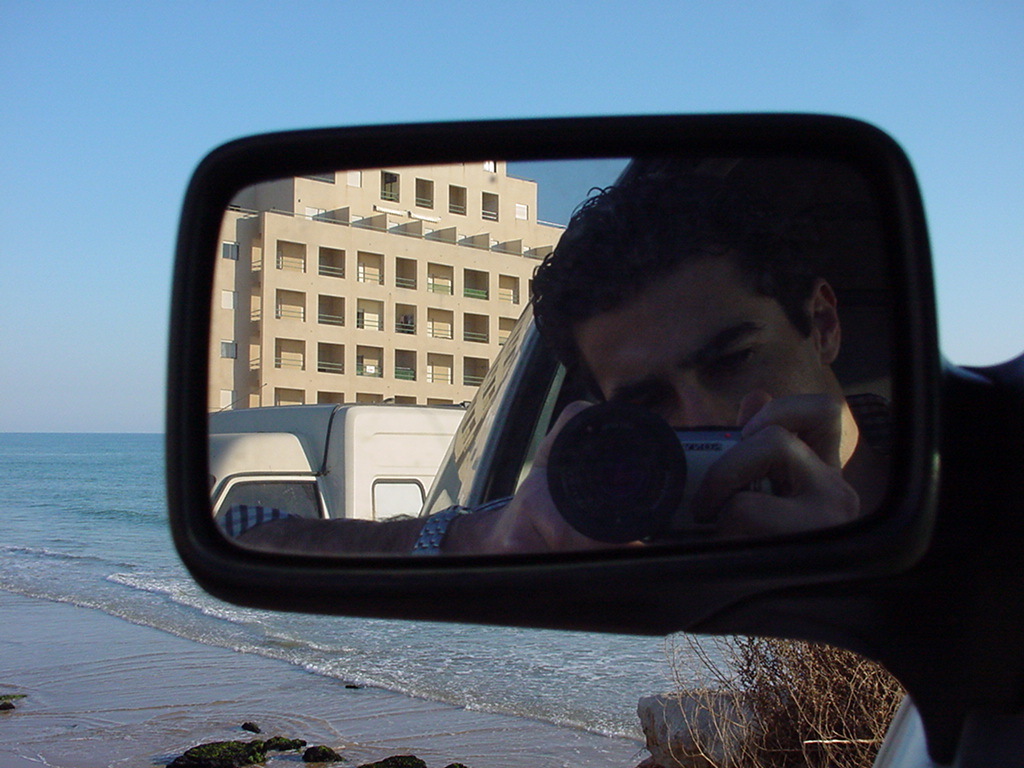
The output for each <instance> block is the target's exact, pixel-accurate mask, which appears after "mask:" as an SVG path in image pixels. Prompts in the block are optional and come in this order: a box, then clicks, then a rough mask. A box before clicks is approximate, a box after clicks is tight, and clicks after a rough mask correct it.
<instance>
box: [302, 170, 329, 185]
mask: <svg viewBox="0 0 1024 768" xmlns="http://www.w3.org/2000/svg"><path fill="white" fill-rule="evenodd" d="M302 178H304V179H311V180H312V181H322V182H324V183H325V184H333V183H334V171H326V172H324V173H310V174H307V175H305V176H303V177H302Z"/></svg>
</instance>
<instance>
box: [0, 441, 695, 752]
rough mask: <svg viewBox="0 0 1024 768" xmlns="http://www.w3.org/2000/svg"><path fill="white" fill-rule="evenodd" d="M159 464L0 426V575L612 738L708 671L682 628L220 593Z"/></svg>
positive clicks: (198, 633)
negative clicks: (172, 521) (485, 618)
mask: <svg viewBox="0 0 1024 768" xmlns="http://www.w3.org/2000/svg"><path fill="white" fill-rule="evenodd" d="M163 471H164V467H163V438H162V436H161V435H156V434H16V433H0V522H2V530H3V533H2V535H0V590H4V591H6V592H10V593H15V594H17V595H22V596H27V597H31V598H41V599H43V600H47V601H57V602H61V603H69V604H73V605H75V606H81V607H84V608H86V609H89V610H91V611H99V612H102V613H105V614H109V615H111V616H115V617H119V618H121V619H125V620H127V621H128V622H131V623H133V624H138V625H143V626H148V627H153V628H156V629H159V630H162V631H163V632H166V633H170V634H172V635H176V636H177V637H179V638H185V639H186V640H188V641H192V642H194V643H198V644H204V645H207V646H218V647H220V648H224V649H229V650H230V651H234V652H236V653H238V654H250V655H256V656H262V657H267V658H270V659H277V660H281V661H284V662H287V663H288V664H291V665H294V666H295V667H298V668H300V669H302V670H304V671H306V672H308V673H310V674H313V675H316V676H321V677H325V678H333V679H336V680H340V681H344V682H345V683H347V684H351V685H354V686H365V687H372V688H377V689H382V690H386V691H391V692H394V693H397V694H402V695H404V696H407V697H413V698H415V699H420V700H425V701H430V702H438V703H442V704H446V705H452V706H454V707H458V708H463V709H467V710H475V711H479V712H489V713H495V714H500V715H508V716H514V717H518V718H528V719H532V720H537V721H543V722H545V723H550V724H554V725H557V726H561V727H565V728H571V729H579V730H582V731H588V732H591V733H595V734H600V735H603V736H608V737H612V738H623V739H633V740H640V739H641V738H642V734H641V732H640V727H639V721H638V718H637V714H636V707H637V701H638V699H639V698H640V697H642V696H647V695H650V694H656V693H662V692H665V691H671V690H673V689H674V688H676V687H677V686H679V685H681V684H682V685H686V684H689V683H691V682H695V681H697V680H699V679H700V678H701V676H702V674H703V670H702V664H701V662H700V661H699V660H698V658H697V655H696V654H695V653H694V651H693V649H692V648H691V647H690V645H689V641H688V639H687V638H685V637H682V636H674V637H670V638H658V637H638V636H632V635H614V634H597V633H580V632H556V631H547V630H528V629H519V628H505V627H491V626H475V625H461V624H456V625H452V624H440V623H426V622H403V621H385V620H376V619H361V618H346V617H328V616H316V615H307V614H294V613H276V612H271V611H261V610H253V609H249V608H241V607H237V606H234V605H231V604H228V603H225V602H223V601H221V600H218V599H216V598H214V597H211V596H210V595H208V594H206V593H205V592H204V591H203V590H202V589H201V588H200V587H198V586H197V585H196V584H195V582H194V581H193V580H192V579H191V577H190V576H189V574H188V573H187V571H186V570H185V568H184V567H183V565H182V564H181V562H180V561H179V559H178V557H177V554H176V553H175V551H174V548H173V546H172V544H171V539H170V534H169V531H168V526H167V510H166V499H165V492H164V476H163ZM55 631H59V629H58V628H55ZM158 666H159V665H158V664H155V668H158Z"/></svg>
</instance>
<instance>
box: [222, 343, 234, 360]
mask: <svg viewBox="0 0 1024 768" xmlns="http://www.w3.org/2000/svg"><path fill="white" fill-rule="evenodd" d="M220 356H221V357H224V358H227V359H230V360H234V359H235V358H237V357H238V344H236V343H235V342H233V341H222V342H221V343H220Z"/></svg>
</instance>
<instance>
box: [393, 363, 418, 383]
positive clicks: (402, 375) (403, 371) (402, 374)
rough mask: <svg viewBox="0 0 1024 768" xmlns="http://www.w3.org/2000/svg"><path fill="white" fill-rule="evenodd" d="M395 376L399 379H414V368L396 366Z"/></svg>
mask: <svg viewBox="0 0 1024 768" xmlns="http://www.w3.org/2000/svg"><path fill="white" fill-rule="evenodd" d="M395 378H396V379H401V380H402V381H416V369H415V368H403V367H398V366H396V367H395Z"/></svg>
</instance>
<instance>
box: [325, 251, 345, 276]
mask: <svg viewBox="0 0 1024 768" xmlns="http://www.w3.org/2000/svg"><path fill="white" fill-rule="evenodd" d="M319 272H320V274H321V275H323V276H324V277H344V276H345V252H344V251H339V250H338V249H337V248H325V247H323V246H321V247H320V264H319Z"/></svg>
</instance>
